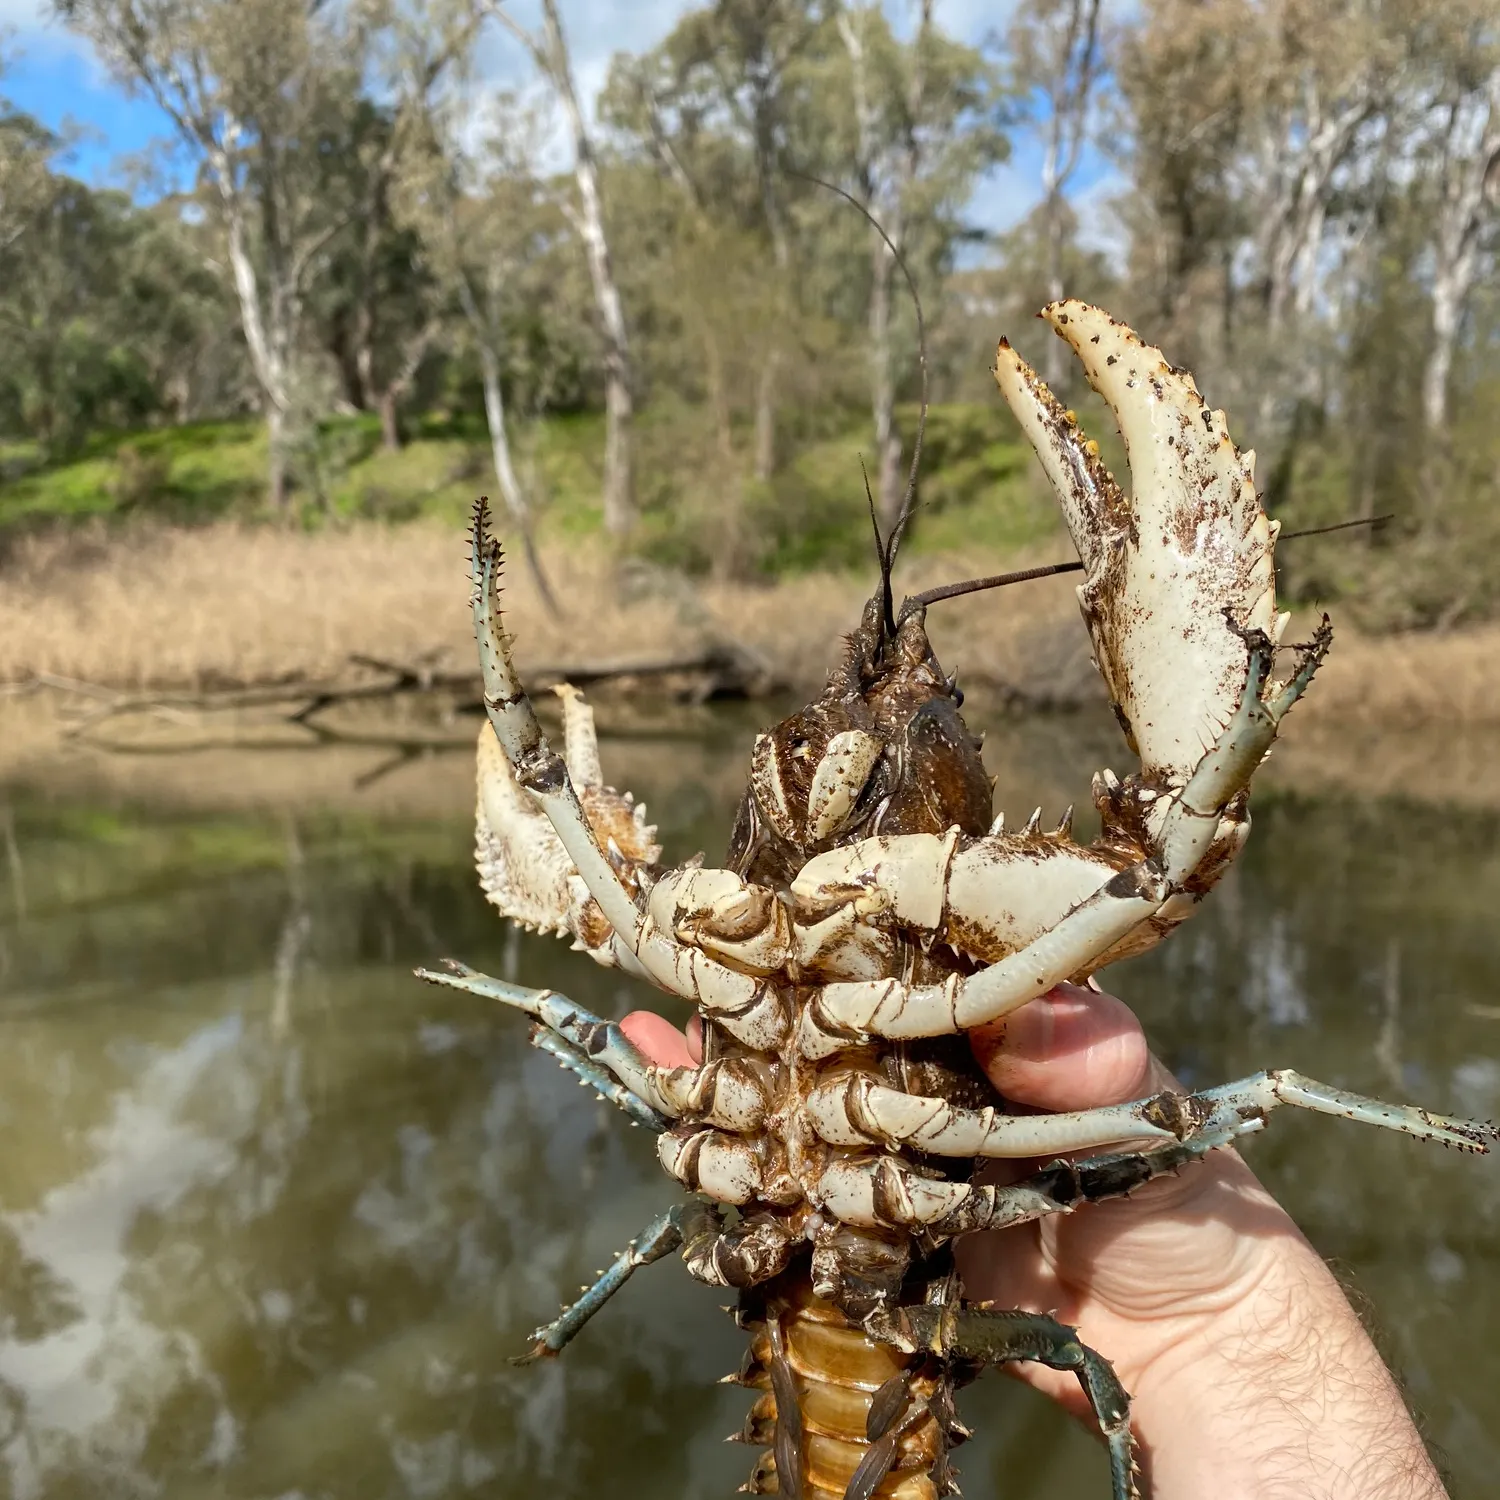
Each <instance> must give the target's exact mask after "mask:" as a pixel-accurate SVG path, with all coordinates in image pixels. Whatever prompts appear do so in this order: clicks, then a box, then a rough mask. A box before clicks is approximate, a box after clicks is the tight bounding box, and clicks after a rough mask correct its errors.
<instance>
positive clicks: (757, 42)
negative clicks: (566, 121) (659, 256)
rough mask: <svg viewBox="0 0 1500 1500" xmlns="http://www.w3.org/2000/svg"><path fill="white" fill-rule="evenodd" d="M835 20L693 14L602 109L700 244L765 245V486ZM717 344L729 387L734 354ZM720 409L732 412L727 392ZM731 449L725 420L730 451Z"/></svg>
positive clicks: (716, 362) (779, 12)
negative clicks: (798, 216) (820, 61)
mask: <svg viewBox="0 0 1500 1500" xmlns="http://www.w3.org/2000/svg"><path fill="white" fill-rule="evenodd" d="M826 20H827V16H826V8H825V7H824V6H823V5H821V4H819V3H816V0H813V3H809V0H719V3H717V4H714V5H710V6H703V7H700V8H697V9H693V10H689V11H688V12H686V14H684V15H683V16H682V17H681V18H680V19H679V21H678V22H677V24H676V26H675V27H674V28H673V29H672V31H671V32H670V33H669V34H668V36H667V37H666V38H665V39H664V40H663V41H662V42H661V43H660V44H658V45H657V46H656V47H655V48H653V49H651V50H650V51H649V52H646V53H643V54H641V55H639V56H635V57H631V56H623V55H622V56H618V57H616V58H615V59H614V63H613V65H612V67H611V72H610V77H609V80H608V82H607V84H606V87H605V91H604V95H603V99H602V102H601V112H602V113H603V115H604V117H605V119H606V120H607V121H608V123H609V124H610V125H611V126H612V127H613V128H614V130H615V131H616V133H617V134H618V135H620V136H622V137H623V138H624V139H625V140H626V141H627V142H628V143H633V144H634V145H635V146H636V147H637V148H640V149H643V150H644V152H645V153H646V154H647V155H648V156H649V158H650V159H651V160H653V161H654V162H655V163H656V165H657V166H658V168H659V169H660V170H661V172H662V174H663V175H664V176H665V177H666V178H667V180H669V181H670V182H671V183H672V184H674V185H675V186H676V187H677V188H678V189H679V190H680V192H681V194H682V200H681V202H682V207H683V209H684V213H683V219H684V221H685V224H686V225H687V226H689V227H690V228H691V231H692V232H693V234H694V235H695V236H696V238H697V239H698V241H699V242H700V243H703V244H710V243H713V242H715V241H719V240H722V238H723V236H724V234H725V232H726V231H727V232H730V233H734V232H736V231H737V232H739V233H740V234H749V235H754V236H757V237H759V238H760V239H761V240H762V242H763V244H764V245H765V248H766V260H767V263H768V269H769V270H770V272H771V276H770V277H768V281H769V283H770V285H771V286H772V287H773V288H774V296H773V297H772V298H771V299H769V305H768V312H769V316H768V318H767V319H766V321H765V322H764V324H763V326H762V327H760V328H758V329H755V330H750V329H747V330H745V335H746V337H749V338H753V339H754V340H755V342H756V345H757V366H758V368H757V372H756V376H755V392H754V398H753V410H754V419H753V427H754V436H753V439H752V472H753V474H754V477H755V478H756V479H757V480H761V481H764V480H767V479H769V478H770V477H771V475H772V473H773V472H774V471H775V469H776V466H777V462H778V453H777V447H778V444H777V411H778V407H779V406H780V405H781V402H782V399H783V394H782V377H783V373H784V364H785V358H786V350H787V345H788V342H789V341H788V339H787V337H786V334H785V325H787V324H788V323H789V322H790V321H791V320H792V317H793V315H794V305H793V303H792V301H791V297H790V283H791V280H792V276H793V270H794V266H795V265H796V263H797V261H798V259H799V255H800V252H799V248H798V247H797V245H796V244H795V243H794V236H795V234H796V227H797V226H796V223H795V219H794V215H793V211H792V203H793V200H794V199H795V198H796V197H798V196H800V194H801V193H802V192H803V191H805V188H806V184H804V183H802V182H799V181H795V180H793V179H792V178H791V177H790V176H789V172H795V171H796V170H797V169H798V168H799V167H800V168H801V169H803V170H809V169H810V168H811V167H812V166H813V163H812V162H811V161H810V160H809V157H808V153H807V145H806V143H805V142H801V141H794V140H793V139H792V137H793V135H794V133H795V122H796V120H797V119H798V118H799V117H802V118H805V116H806V111H807V106H808V100H807V98H806V95H807V91H808V90H809V88H810V87H811V86H812V84H813V80H814V78H815V76H816V70H815V68H810V67H809V62H810V60H811V59H813V58H814V57H815V56H816V54H817V52H818V50H819V46H820V42H826ZM700 324H701V326H702V327H703V328H704V329H705V330H708V329H709V327H710V324H709V322H708V320H700ZM705 337H706V338H709V339H711V338H712V334H711V333H708V332H706V333H705ZM705 347H706V352H707V359H708V364H709V366H710V371H711V374H710V384H711V387H717V386H719V383H720V380H721V378H722V376H721V373H719V372H722V367H723V362H724V361H723V352H722V350H721V349H719V348H718V347H717V346H716V345H713V344H711V343H710V344H707V345H706V346H705ZM713 401H714V404H715V405H716V406H717V408H718V409H719V410H720V411H721V412H724V411H727V406H728V402H727V399H726V398H725V395H724V392H723V391H722V389H721V388H720V389H717V390H715V392H714V395H713ZM728 442H729V438H728V427H727V425H726V423H725V422H723V421H722V420H721V422H720V446H721V448H723V447H725V446H726V445H727V444H728Z"/></svg>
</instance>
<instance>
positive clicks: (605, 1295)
mask: <svg viewBox="0 0 1500 1500" xmlns="http://www.w3.org/2000/svg"><path fill="white" fill-rule="evenodd" d="M721 1228H722V1224H721V1221H720V1218H719V1214H718V1212H717V1210H716V1209H715V1208H714V1207H713V1206H712V1205H711V1204H708V1203H705V1202H704V1201H703V1200H702V1199H701V1198H689V1199H688V1200H687V1201H686V1202H685V1203H677V1204H674V1205H673V1206H672V1207H671V1208H669V1209H668V1210H667V1211H666V1213H664V1214H662V1215H661V1216H660V1217H659V1218H656V1219H653V1220H652V1221H651V1223H649V1224H648V1225H647V1226H646V1227H645V1229H643V1230H642V1231H641V1232H640V1233H639V1234H638V1235H636V1237H635V1238H634V1239H633V1240H631V1242H630V1243H629V1244H628V1245H626V1247H625V1248H624V1249H623V1250H622V1251H621V1252H620V1253H619V1254H618V1255H617V1256H616V1257H615V1258H614V1260H613V1261H611V1262H610V1264H609V1265H608V1266H607V1267H606V1268H605V1269H604V1270H603V1271H601V1272H600V1274H599V1279H598V1280H597V1281H596V1282H595V1283H594V1284H593V1286H591V1287H586V1288H585V1289H584V1293H583V1296H581V1297H580V1298H579V1299H578V1300H577V1301H576V1302H575V1303H573V1304H572V1305H571V1306H570V1307H566V1308H564V1309H563V1311H562V1314H561V1316H559V1317H556V1318H554V1319H553V1320H552V1321H551V1322H550V1323H547V1324H545V1325H544V1326H543V1327H541V1328H538V1329H537V1331H536V1332H535V1333H534V1334H532V1336H531V1338H532V1345H531V1349H530V1351H529V1352H528V1353H526V1354H523V1355H521V1356H519V1357H518V1358H517V1359H516V1360H514V1361H513V1363H515V1364H518V1365H524V1364H529V1363H530V1362H531V1361H532V1360H534V1359H539V1358H541V1357H542V1356H544V1355H549V1354H559V1353H561V1352H562V1350H563V1349H564V1348H565V1347H566V1346H567V1345H568V1344H569V1343H571V1342H572V1340H573V1338H574V1337H575V1336H576V1335H577V1333H578V1331H579V1330H580V1329H581V1328H582V1327H583V1325H584V1324H585V1323H587V1322H588V1320H589V1319H590V1318H592V1317H593V1316H594V1314H595V1313H596V1312H598V1311H599V1309H600V1308H601V1307H603V1306H604V1304H605V1303H606V1302H608V1301H609V1299H610V1298H611V1297H613V1296H614V1294H615V1293H616V1292H618V1291H619V1290H620V1288H621V1287H622V1286H624V1285H625V1283H626V1282H627V1281H629V1280H630V1278H631V1277H632V1276H633V1275H634V1274H635V1273H636V1272H637V1271H638V1270H639V1269H640V1268H641V1267H642V1266H649V1265H654V1264H655V1263H656V1262H657V1261H659V1260H661V1259H663V1258H664V1257H665V1256H668V1255H670V1254H671V1253H672V1252H673V1251H674V1250H677V1249H680V1248H681V1247H682V1246H683V1245H684V1244H689V1245H691V1244H694V1243H696V1242H697V1241H699V1240H702V1239H704V1238H706V1237H712V1236H715V1235H717V1234H718V1233H719V1231H720V1229H721Z"/></svg>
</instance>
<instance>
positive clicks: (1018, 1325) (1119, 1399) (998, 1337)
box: [905, 1307, 1140, 1500]
mask: <svg viewBox="0 0 1500 1500" xmlns="http://www.w3.org/2000/svg"><path fill="white" fill-rule="evenodd" d="M905 1318H906V1320H907V1322H908V1325H909V1327H910V1328H911V1331H912V1334H913V1335H914V1336H915V1337H916V1338H917V1340H918V1341H919V1342H921V1343H923V1344H926V1345H928V1346H929V1347H934V1348H937V1347H941V1349H942V1351H943V1353H944V1354H946V1355H947V1356H949V1357H950V1358H951V1357H955V1356H956V1357H958V1358H961V1359H970V1360H975V1361H977V1362H979V1363H981V1364H995V1365H998V1364H1010V1363H1012V1362H1014V1361H1017V1360H1028V1361H1033V1362H1035V1363H1037V1364H1043V1365H1048V1366H1050V1367H1051V1368H1052V1369H1054V1370H1071V1371H1073V1373H1074V1374H1075V1375H1076V1376H1077V1377H1078V1383H1079V1385H1081V1386H1082V1387H1083V1393H1084V1395H1085V1396H1086V1397H1088V1403H1089V1406H1090V1407H1091V1408H1092V1410H1093V1413H1094V1417H1095V1419H1096V1420H1097V1421H1098V1423H1099V1431H1100V1432H1101V1433H1102V1434H1103V1435H1104V1441H1105V1443H1106V1445H1107V1446H1108V1448H1109V1468H1110V1475H1111V1478H1112V1479H1113V1481H1114V1500H1139V1496H1140V1488H1139V1486H1138V1485H1137V1484H1136V1479H1137V1476H1138V1475H1139V1472H1140V1471H1139V1469H1138V1467H1137V1465H1136V1462H1135V1439H1134V1438H1133V1437H1132V1436H1131V1434H1130V1397H1129V1396H1128V1395H1127V1394H1126V1392H1125V1387H1124V1386H1122V1385H1121V1384H1120V1381H1119V1377H1118V1376H1117V1375H1116V1374H1115V1371H1114V1366H1113V1365H1111V1364H1110V1362H1109V1361H1108V1360H1107V1359H1105V1357H1104V1356H1103V1355H1102V1354H1100V1353H1099V1352H1098V1351H1097V1350H1094V1349H1090V1348H1089V1346H1088V1345H1087V1344H1085V1343H1083V1342H1082V1341H1081V1340H1080V1339H1079V1337H1078V1331H1077V1329H1075V1328H1069V1327H1068V1326H1067V1325H1066V1324H1065V1323H1059V1322H1058V1321H1057V1319H1056V1318H1050V1317H1048V1316H1046V1315H1045V1314H1044V1313H1028V1312H999V1311H994V1310H991V1309H988V1308H960V1309H945V1308H940V1307H914V1308H909V1309H907V1310H906V1312H905Z"/></svg>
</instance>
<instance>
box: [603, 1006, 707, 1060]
mask: <svg viewBox="0 0 1500 1500" xmlns="http://www.w3.org/2000/svg"><path fill="white" fill-rule="evenodd" d="M620 1030H621V1031H623V1032H624V1033H625V1035H626V1037H627V1038H628V1039H629V1040H630V1041H631V1042H633V1043H634V1044H635V1045H636V1046H637V1047H639V1048H640V1049H641V1051H642V1052H644V1053H645V1054H646V1056H647V1057H649V1058H650V1059H651V1061H652V1062H654V1063H655V1064H656V1065H657V1067H659V1068H696V1067H697V1066H698V1064H699V1063H700V1062H702V1061H703V1027H702V1024H701V1022H700V1021H699V1020H698V1017H697V1016H694V1017H693V1018H692V1020H690V1021H689V1022H688V1025H687V1034H686V1035H684V1034H683V1033H682V1032H681V1031H679V1030H678V1029H677V1027H675V1026H674V1025H673V1024H672V1023H671V1022H670V1021H669V1020H667V1018H666V1017H665V1016H659V1015H657V1013H656V1012H655V1011H654V1010H633V1011H631V1013H630V1014H629V1015H628V1016H626V1017H625V1019H624V1020H623V1021H621V1022H620Z"/></svg>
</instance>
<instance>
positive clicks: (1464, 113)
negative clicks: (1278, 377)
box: [1422, 69, 1500, 435]
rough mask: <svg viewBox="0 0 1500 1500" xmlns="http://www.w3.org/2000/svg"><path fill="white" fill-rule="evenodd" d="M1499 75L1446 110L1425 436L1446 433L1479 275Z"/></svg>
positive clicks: (1498, 167) (1499, 113)
mask: <svg viewBox="0 0 1500 1500" xmlns="http://www.w3.org/2000/svg"><path fill="white" fill-rule="evenodd" d="M1497 179H1500V69H1496V70H1495V72H1493V73H1492V74H1491V75H1490V77H1489V78H1488V79H1487V80H1486V83H1485V86H1484V90H1483V92H1482V93H1478V94H1475V95H1472V96H1470V98H1469V99H1468V100H1461V101H1459V102H1458V103H1456V104H1455V105H1454V106H1453V110H1452V113H1451V115H1450V117H1449V126H1448V132H1447V139H1446V141H1445V145H1444V152H1443V171H1442V199H1441V202H1440V204H1439V206H1438V216H1437V226H1436V232H1435V234H1434V236H1433V240H1434V243H1433V261H1434V265H1433V275H1432V349H1431V351H1430V352H1429V354H1428V356H1427V364H1426V367H1425V368H1424V369H1423V371H1422V418H1423V421H1424V422H1425V424H1426V427H1427V431H1428V432H1429V433H1431V434H1434V435H1436V434H1439V433H1441V432H1443V431H1444V429H1445V428H1446V427H1447V425H1448V382H1449V376H1450V375H1451V373H1452V370H1453V350H1454V346H1455V345H1456V344H1457V342H1458V330H1459V326H1460V324H1461V323H1462V321H1463V310H1464V304H1465V303H1466V302H1467V301H1468V299H1469V293H1470V292H1471V291H1472V290H1473V288H1474V281H1475V277H1476V276H1477V274H1478V270H1479V239H1480V233H1481V231H1482V229H1483V228H1484V222H1485V219H1486V217H1487V216H1488V214H1489V213H1490V212H1492V211H1493V209H1494V200H1495V198H1496V196H1497V194H1500V180H1497Z"/></svg>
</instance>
